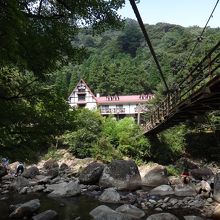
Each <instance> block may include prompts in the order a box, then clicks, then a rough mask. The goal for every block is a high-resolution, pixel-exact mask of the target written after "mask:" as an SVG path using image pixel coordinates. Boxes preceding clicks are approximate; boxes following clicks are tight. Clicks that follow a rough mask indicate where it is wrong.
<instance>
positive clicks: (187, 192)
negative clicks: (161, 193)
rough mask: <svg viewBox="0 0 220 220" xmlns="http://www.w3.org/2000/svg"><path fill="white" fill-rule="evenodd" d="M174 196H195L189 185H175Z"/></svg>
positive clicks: (194, 191)
mask: <svg viewBox="0 0 220 220" xmlns="http://www.w3.org/2000/svg"><path fill="white" fill-rule="evenodd" d="M174 192H175V195H176V196H195V195H196V190H195V189H194V188H193V187H192V186H190V185H177V186H176V187H175V189H174Z"/></svg>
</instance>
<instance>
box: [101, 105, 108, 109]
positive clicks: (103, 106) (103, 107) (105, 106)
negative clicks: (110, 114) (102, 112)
mask: <svg viewBox="0 0 220 220" xmlns="http://www.w3.org/2000/svg"><path fill="white" fill-rule="evenodd" d="M101 109H109V105H102V106H101Z"/></svg>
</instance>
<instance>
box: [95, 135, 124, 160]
mask: <svg viewBox="0 0 220 220" xmlns="http://www.w3.org/2000/svg"><path fill="white" fill-rule="evenodd" d="M92 155H93V157H94V158H96V159H97V160H101V161H103V162H111V161H112V160H113V159H114V160H115V159H122V156H123V155H122V154H121V152H120V151H119V150H117V149H116V148H115V147H114V146H113V145H112V144H111V142H110V141H109V139H108V138H107V137H101V138H100V139H98V141H97V142H96V143H94V144H93V146H92Z"/></svg>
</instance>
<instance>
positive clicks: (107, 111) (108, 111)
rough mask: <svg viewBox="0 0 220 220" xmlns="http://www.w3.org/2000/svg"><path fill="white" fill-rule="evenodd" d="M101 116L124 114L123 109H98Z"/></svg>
mask: <svg viewBox="0 0 220 220" xmlns="http://www.w3.org/2000/svg"><path fill="white" fill-rule="evenodd" d="M100 112H101V114H125V108H108V109H107V108H106V109H100Z"/></svg>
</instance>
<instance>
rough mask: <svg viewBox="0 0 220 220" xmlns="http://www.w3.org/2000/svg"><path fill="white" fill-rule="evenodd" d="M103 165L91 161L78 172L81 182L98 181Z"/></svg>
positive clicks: (90, 182) (92, 182)
mask: <svg viewBox="0 0 220 220" xmlns="http://www.w3.org/2000/svg"><path fill="white" fill-rule="evenodd" d="M103 169H104V165H103V164H101V163H96V162H93V163H91V164H89V165H88V166H87V167H86V168H85V169H84V170H83V171H82V172H81V174H80V176H79V181H80V183H83V184H95V183H97V182H98V181H99V179H100V177H101V175H102V172H103Z"/></svg>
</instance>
